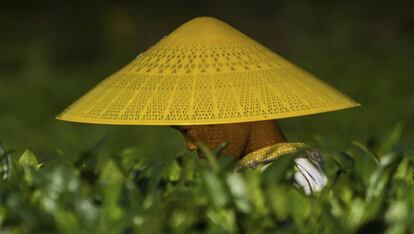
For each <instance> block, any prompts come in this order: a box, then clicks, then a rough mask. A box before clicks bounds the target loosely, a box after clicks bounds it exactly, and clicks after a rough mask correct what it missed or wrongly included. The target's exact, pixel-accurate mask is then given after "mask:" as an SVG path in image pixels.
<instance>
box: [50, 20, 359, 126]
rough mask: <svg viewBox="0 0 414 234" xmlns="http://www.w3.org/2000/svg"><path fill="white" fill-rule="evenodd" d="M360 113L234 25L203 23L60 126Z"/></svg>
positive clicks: (64, 116)
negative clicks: (64, 124)
mask: <svg viewBox="0 0 414 234" xmlns="http://www.w3.org/2000/svg"><path fill="white" fill-rule="evenodd" d="M358 105H359V104H358V103H356V102H355V101H353V100H352V99H350V98H348V97H346V96H345V95H343V94H341V93H340V92H339V91H337V90H335V89H334V88H332V87H330V86H329V85H327V84H326V83H324V82H322V81H320V80H318V79H317V78H315V77H314V76H313V75H311V74H309V73H308V72H306V71H304V70H302V69H300V68H298V67H297V66H295V65H293V64H292V63H290V62H288V61H287V60H285V59H283V58H282V57H280V56H279V55H277V54H275V53H274V52H272V51H270V50H269V49H267V48H265V47H264V46H262V45H260V44H259V43H258V42H256V41H254V40H253V39H251V38H249V37H247V36H246V35H244V34H243V33H241V32H239V31H237V30H236V29H235V28H233V27H231V26H230V25H228V24H226V23H224V22H222V21H220V20H218V19H215V18H211V17H200V18H195V19H193V20H191V21H189V22H187V23H185V24H183V25H182V26H181V27H179V28H178V29H176V30H175V31H173V32H172V33H171V34H169V35H168V36H166V37H164V38H163V39H162V40H160V41H159V42H158V43H157V44H155V45H154V46H152V47H151V48H149V49H148V50H147V51H145V52H144V53H142V54H140V55H139V56H138V57H137V58H136V59H134V60H133V61H132V62H130V63H129V64H128V65H126V66H125V67H124V68H122V69H121V70H119V71H118V72H116V73H115V74H113V75H111V76H110V77H108V78H107V79H105V80H104V81H102V82H101V83H100V84H98V85H97V86H96V87H95V88H94V89H92V90H91V91H90V92H88V93H87V94H86V95H84V96H83V97H82V98H80V99H79V100H78V101H76V102H75V103H74V104H72V105H71V106H70V107H68V108H67V109H66V110H65V111H64V112H63V113H61V114H60V115H59V116H57V119H60V120H66V121H73V122H83V123H96V124H128V125H135V124H136V125H201V124H220V123H237V122H248V121H258V120H268V119H280V118H287V117H294V116H301V115H309V114H316V113H321V112H327V111H334V110H340V109H345V108H350V107H355V106H358Z"/></svg>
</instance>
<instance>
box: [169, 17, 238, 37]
mask: <svg viewBox="0 0 414 234" xmlns="http://www.w3.org/2000/svg"><path fill="white" fill-rule="evenodd" d="M237 37H243V38H244V37H245V35H244V34H242V33H241V32H239V31H238V30H237V29H235V28H233V27H231V26H230V25H228V24H226V23H225V22H223V21H221V20H219V19H216V18H213V17H208V16H203V17H197V18H194V19H192V20H190V21H188V22H186V23H184V24H183V25H181V26H180V27H178V28H177V29H176V30H174V31H173V32H172V33H171V34H170V35H168V40H170V41H175V40H177V41H199V42H202V41H211V40H217V39H219V40H226V39H229V40H234V39H235V38H237Z"/></svg>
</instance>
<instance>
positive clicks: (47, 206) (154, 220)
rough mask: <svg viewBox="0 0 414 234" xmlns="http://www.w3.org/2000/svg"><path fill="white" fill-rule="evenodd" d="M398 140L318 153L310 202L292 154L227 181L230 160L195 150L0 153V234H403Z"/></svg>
mask: <svg viewBox="0 0 414 234" xmlns="http://www.w3.org/2000/svg"><path fill="white" fill-rule="evenodd" d="M400 135H401V126H400V125H399V126H397V127H396V128H395V129H394V130H393V132H392V133H390V135H389V136H388V137H387V139H386V141H385V142H381V147H378V148H367V147H366V146H364V145H362V144H361V143H359V142H353V146H352V147H351V148H349V149H348V150H345V151H335V150H331V149H330V147H329V146H326V145H325V146H324V147H323V152H324V155H325V156H326V158H327V161H326V171H327V176H328V178H329V183H328V185H327V186H326V187H325V189H324V190H322V191H321V192H320V193H317V194H313V195H310V196H307V195H305V194H304V193H303V191H302V190H300V189H298V188H296V187H295V186H293V185H292V180H293V179H292V175H293V173H292V168H293V166H292V163H293V159H294V158H295V155H285V156H282V157H280V158H278V159H277V160H276V161H275V162H274V163H273V164H271V166H270V167H267V168H266V169H265V170H263V171H262V170H259V169H248V170H244V171H242V172H239V173H235V172H234V169H233V162H232V161H231V160H232V159H231V157H220V159H219V160H217V157H216V152H215V151H210V150H208V148H206V147H205V146H204V145H202V144H200V147H201V149H202V150H203V152H204V153H205V155H207V159H206V160H200V159H198V158H196V157H194V156H193V155H188V154H180V155H175V156H173V157H171V158H168V159H167V158H164V159H158V160H155V159H152V158H147V159H144V158H143V157H142V155H140V153H139V152H138V151H136V150H134V149H125V150H123V151H121V152H119V153H117V154H114V155H113V156H111V157H102V156H101V155H100V154H99V148H100V146H101V145H100V144H101V142H99V143H98V144H97V145H95V146H94V147H92V148H91V149H89V150H88V151H85V152H84V153H83V154H81V155H79V157H77V158H76V159H75V158H72V160H68V159H67V156H68V155H65V154H64V153H63V152H57V153H56V155H55V158H54V159H53V160H48V161H45V162H40V161H39V160H38V158H37V156H36V155H35V153H34V152H32V151H31V150H30V149H28V150H26V151H25V152H24V153H23V154H21V155H16V154H13V152H10V151H7V149H6V148H5V147H4V146H3V145H1V146H0V155H1V161H0V162H1V170H0V176H1V179H2V181H1V184H0V191H1V192H0V200H1V204H0V224H1V227H2V231H3V232H4V233H55V232H57V231H59V232H61V233H274V232H277V233H353V232H356V233H390V234H394V233H395V234H396V233H410V232H412V230H414V213H413V212H412V210H413V209H414V196H413V194H414V181H413V176H414V152H413V151H412V149H407V148H405V147H403V146H402V145H400V144H398V142H399V140H400V139H399V138H400Z"/></svg>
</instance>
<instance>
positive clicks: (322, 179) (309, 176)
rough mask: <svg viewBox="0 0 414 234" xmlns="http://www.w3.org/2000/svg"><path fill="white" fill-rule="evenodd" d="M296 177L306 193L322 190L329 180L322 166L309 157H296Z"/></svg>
mask: <svg viewBox="0 0 414 234" xmlns="http://www.w3.org/2000/svg"><path fill="white" fill-rule="evenodd" d="M294 178H295V181H296V183H297V184H298V185H299V186H300V187H302V188H303V190H304V191H305V193H306V194H311V193H313V192H317V191H320V190H322V188H323V187H325V185H326V183H327V181H328V179H327V177H326V176H325V173H324V172H323V170H322V169H321V167H319V166H317V165H314V164H313V163H312V162H310V161H309V159H307V158H296V159H295V175H294Z"/></svg>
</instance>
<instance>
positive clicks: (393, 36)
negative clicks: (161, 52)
mask: <svg viewBox="0 0 414 234" xmlns="http://www.w3.org/2000/svg"><path fill="white" fill-rule="evenodd" d="M223 2H224V1H204V2H201V1H191V2H190V1H188V2H187V1H181V2H173V1H165V2H161V1H147V2H146V3H142V2H139V1H117V2H115V3H109V2H105V1H65V2H63V1H26V2H17V1H15V2H13V1H10V2H8V1H0V141H2V142H3V143H5V145H7V146H8V147H9V148H13V149H16V150H17V151H18V152H21V151H22V150H24V149H25V148H28V147H31V148H32V149H33V151H34V152H36V153H37V154H38V155H41V156H42V157H43V158H48V157H53V155H54V154H55V151H56V150H62V151H64V152H67V153H69V155H70V154H71V153H74V154H77V153H79V152H81V151H83V150H84V149H86V148H89V147H90V146H91V145H94V144H95V143H96V142H97V141H99V140H100V139H102V138H103V137H104V136H107V138H106V143H105V147H104V151H105V153H110V154H112V153H114V152H119V151H120V150H121V149H124V148H125V147H134V148H137V149H138V150H140V151H141V152H142V154H143V155H148V156H151V157H152V156H160V157H163V156H165V155H167V154H168V155H174V154H176V153H178V152H182V151H185V150H186V149H185V144H184V139H183V138H182V137H181V136H180V134H179V133H178V132H176V131H175V130H173V129H170V128H168V127H162V126H99V125H86V124H76V123H65V122H60V121H57V120H55V119H54V117H55V115H57V114H58V113H59V112H60V111H62V110H63V109H64V108H65V107H67V106H68V105H69V104H71V103H72V102H73V101H75V100H76V99H77V98H79V97H80V96H81V95H82V94H84V93H85V92H86V91H88V90H89V89H91V88H92V87H93V86H94V85H96V84H97V83H98V82H100V81H101V80H103V79H104V78H106V77H107V76H109V75H110V74H112V73H113V72H115V71H116V70H117V69H119V68H121V67H122V66H123V65H125V64H126V63H128V62H129V61H131V60H132V59H134V58H135V57H136V56H137V55H138V54H139V53H141V52H143V51H144V50H146V49H147V48H148V47H150V46H151V45H153V44H155V43H156V42H157V41H158V40H159V39H161V38H162V37H163V36H165V35H167V34H168V33H169V32H171V31H172V30H174V29H175V28H176V27H178V26H180V25H181V24H183V23H184V22H186V21H188V20H190V19H192V18H194V17H197V16H213V17H217V18H219V19H221V20H223V21H225V22H227V23H229V24H230V25H232V26H234V27H235V28H237V29H239V30H240V31H241V32H243V33H245V34H247V35H248V36H250V37H252V38H253V39H255V40H257V41H258V42H260V43H262V44H263V45H265V46H267V47H268V48H270V49H271V50H273V51H275V52H277V53H279V54H280V55H282V56H284V57H285V58H287V59H289V60H290V61H292V62H293V63H295V64H297V65H299V66H301V67H303V68H304V69H306V70H308V71H310V72H312V73H313V74H315V75H317V76H318V77H320V78H321V79H322V80H324V81H326V82H328V83H330V84H331V85H333V86H334V87H336V88H337V89H339V90H340V91H342V92H343V93H345V94H346V95H348V96H350V97H352V98H354V99H355V100H357V101H358V102H360V103H361V104H362V106H361V107H359V108H355V109H350V110H345V111H338V112H333V113H325V114H320V115H313V116H306V117H300V118H291V119H285V120H282V121H281V125H282V128H283V130H284V132H285V133H286V135H287V136H288V138H289V139H290V140H291V141H305V142H308V143H314V144H317V142H316V143H315V141H314V140H315V139H317V137H320V138H322V139H325V142H328V143H330V144H332V145H335V146H337V147H339V148H342V147H346V146H347V145H349V144H351V142H352V141H353V140H357V141H360V142H363V143H365V142H367V141H368V142H370V144H374V143H375V142H376V140H381V136H382V135H383V134H384V133H386V132H388V131H389V130H390V129H391V128H393V127H394V126H395V124H397V123H398V122H400V121H403V122H404V133H403V141H404V142H406V143H412V140H411V139H412V137H413V136H414V133H413V132H414V124H413V122H412V119H413V117H414V110H413V107H414V91H413V84H414V82H413V74H414V68H413V61H414V56H413V54H414V53H413V52H414V43H413V42H414V40H413V39H414V34H413V30H412V28H413V25H414V20H413V13H412V9H413V8H412V4H409V2H408V1H406V2H404V1H304V0H303V1H300V0H293V1H292V0H289V1H288V0H286V1H264V2H260V1H246V2H244V1H225V2H224V3H223ZM315 137H316V138H315ZM161 145H162V147H160V146H161Z"/></svg>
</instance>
